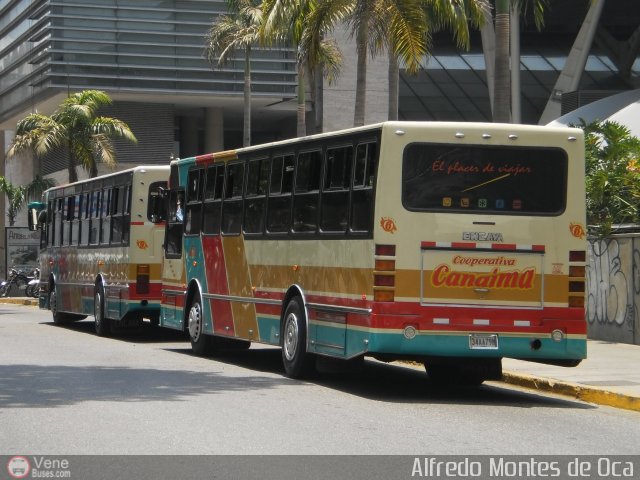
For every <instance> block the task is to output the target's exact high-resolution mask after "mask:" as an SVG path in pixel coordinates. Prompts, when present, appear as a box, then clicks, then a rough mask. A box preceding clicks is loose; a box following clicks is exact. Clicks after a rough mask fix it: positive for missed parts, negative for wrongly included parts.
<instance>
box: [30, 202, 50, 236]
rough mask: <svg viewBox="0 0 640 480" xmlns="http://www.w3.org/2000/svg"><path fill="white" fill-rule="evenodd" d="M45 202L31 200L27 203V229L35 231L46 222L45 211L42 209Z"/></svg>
mask: <svg viewBox="0 0 640 480" xmlns="http://www.w3.org/2000/svg"><path fill="white" fill-rule="evenodd" d="M44 208H45V204H44V203H40V202H31V203H30V204H29V205H28V209H29V210H28V211H29V214H28V219H27V220H28V224H29V230H31V231H32V232H33V231H36V230H38V229H40V228H42V225H44V224H45V223H46V212H45V210H44Z"/></svg>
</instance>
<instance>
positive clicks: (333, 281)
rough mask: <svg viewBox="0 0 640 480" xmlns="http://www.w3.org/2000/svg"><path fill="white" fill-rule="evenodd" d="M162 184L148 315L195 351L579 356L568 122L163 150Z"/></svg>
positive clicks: (478, 359)
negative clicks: (158, 300) (159, 279)
mask: <svg viewBox="0 0 640 480" xmlns="http://www.w3.org/2000/svg"><path fill="white" fill-rule="evenodd" d="M168 195H169V201H168V205H169V209H168V210H169V211H168V212H167V215H168V217H167V219H166V236H165V241H164V246H165V255H164V257H165V258H164V266H163V273H162V275H163V286H162V292H161V293H162V306H161V314H160V322H161V324H162V325H163V326H166V327H170V328H175V329H179V330H185V331H187V332H188V333H189V336H190V338H191V344H192V348H193V350H194V351H195V352H196V353H198V354H207V353H210V352H214V351H215V350H216V349H217V348H224V347H225V346H229V345H233V344H236V345H241V346H248V345H249V344H250V342H258V343H263V344H269V345H277V346H280V347H282V360H283V363H284V367H285V371H286V374H287V375H289V376H291V377H301V376H303V375H305V374H306V373H308V372H310V371H311V370H312V369H313V366H314V359H315V357H317V356H329V357H336V358H341V359H345V360H348V359H359V358H362V357H364V356H371V357H375V358H378V359H382V360H396V359H411V360H416V361H419V362H423V363H424V365H425V367H426V370H427V373H428V374H429V376H430V377H431V378H432V379H434V380H435V381H450V380H455V381H460V382H465V383H476V384H477V383H481V382H482V381H483V380H486V379H496V378H500V375H501V359H502V358H504V357H509V358H517V359H526V360H532V361H539V362H550V363H555V364H560V365H567V366H572V365H577V364H578V363H579V362H580V360H581V359H583V358H585V356H586V328H587V325H586V322H585V311H584V295H585V248H586V242H585V190H584V144H583V135H582V131H581V130H579V129H572V128H548V127H538V126H527V125H514V124H490V123H444V122H443V123H440V122H433V123H432V122H385V123H381V124H376V125H371V126H366V127H361V128H354V129H349V130H344V131H337V132H333V133H326V134H319V135H314V136H309V137H305V138H297V139H292V140H286V141H279V142H275V143H269V144H265V145H258V146H252V147H247V148H241V149H237V150H231V151H224V152H220V153H212V154H206V155H201V156H196V157H191V158H185V159H178V160H175V161H173V162H172V163H171V173H170V181H169V192H168ZM178 203H181V205H180V206H178ZM182 204H184V205H182ZM182 207H184V209H185V210H184V216H183V217H182V216H181V215H176V211H177V210H178V208H182Z"/></svg>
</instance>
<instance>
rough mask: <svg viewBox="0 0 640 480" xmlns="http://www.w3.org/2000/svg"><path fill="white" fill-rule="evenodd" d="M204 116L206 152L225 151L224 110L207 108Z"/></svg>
mask: <svg viewBox="0 0 640 480" xmlns="http://www.w3.org/2000/svg"><path fill="white" fill-rule="evenodd" d="M204 115H205V116H204V151H205V152H206V153H211V152H220V151H222V150H224V110H223V109H222V108H206V109H205V114H204Z"/></svg>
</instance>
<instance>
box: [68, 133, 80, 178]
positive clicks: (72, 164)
mask: <svg viewBox="0 0 640 480" xmlns="http://www.w3.org/2000/svg"><path fill="white" fill-rule="evenodd" d="M67 153H68V154H69V158H68V159H67V171H68V172H69V183H73V182H77V181H78V173H77V172H76V157H75V155H74V154H73V148H72V147H71V142H69V143H68V145H67Z"/></svg>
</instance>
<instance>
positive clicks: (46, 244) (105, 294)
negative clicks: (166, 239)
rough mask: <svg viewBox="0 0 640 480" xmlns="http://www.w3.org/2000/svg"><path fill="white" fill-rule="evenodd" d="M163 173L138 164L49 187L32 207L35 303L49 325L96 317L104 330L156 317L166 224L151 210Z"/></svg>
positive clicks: (97, 326)
mask: <svg viewBox="0 0 640 480" xmlns="http://www.w3.org/2000/svg"><path fill="white" fill-rule="evenodd" d="M168 178H169V167H168V166H138V167H135V168H132V169H128V170H124V171H120V172H116V173H112V174H108V175H104V176H100V177H96V178H91V179H88V180H82V181H78V182H75V183H71V184H67V185H63V186H57V187H54V188H50V189H49V190H47V191H45V192H44V194H43V201H42V203H41V204H40V205H33V204H32V205H30V207H31V208H30V213H29V220H30V222H29V224H30V227H31V228H40V229H41V232H42V233H41V242H40V254H39V260H40V300H39V303H40V308H44V309H49V310H51V313H52V315H53V320H54V322H55V323H64V322H68V321H73V320H79V319H82V318H85V317H86V316H87V315H94V317H95V329H96V333H97V334H98V335H101V336H104V335H108V334H109V333H111V330H112V327H118V326H123V327H124V326H130V325H138V324H139V323H140V322H141V321H142V319H144V318H148V319H151V320H153V321H157V319H158V317H159V314H160V269H161V267H162V241H163V235H164V226H163V225H162V223H159V222H157V221H152V220H155V219H152V217H151V215H152V213H151V212H152V204H153V203H154V202H155V201H159V200H158V199H160V198H161V192H162V191H163V190H164V189H166V187H167V180H168ZM38 211H39V214H38Z"/></svg>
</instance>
